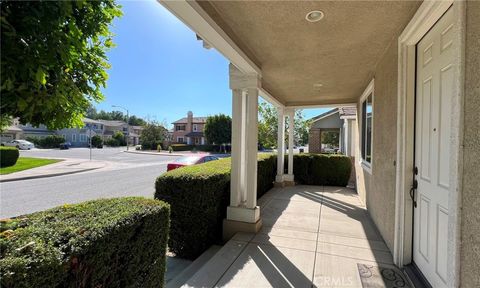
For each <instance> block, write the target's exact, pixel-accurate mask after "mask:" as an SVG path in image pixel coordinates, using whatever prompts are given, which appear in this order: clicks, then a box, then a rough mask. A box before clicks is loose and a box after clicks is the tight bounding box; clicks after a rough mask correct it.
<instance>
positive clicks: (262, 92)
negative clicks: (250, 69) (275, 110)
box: [258, 88, 285, 108]
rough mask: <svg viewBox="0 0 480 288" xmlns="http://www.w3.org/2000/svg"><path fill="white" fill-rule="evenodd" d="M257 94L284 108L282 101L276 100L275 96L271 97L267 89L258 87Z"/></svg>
mask: <svg viewBox="0 0 480 288" xmlns="http://www.w3.org/2000/svg"><path fill="white" fill-rule="evenodd" d="M258 92H259V95H260V96H261V97H262V98H263V99H265V101H267V102H269V103H270V104H272V105H273V106H275V107H280V108H285V105H283V103H282V102H280V101H278V99H277V98H275V97H273V96H272V95H271V94H270V93H268V91H267V90H265V89H263V88H259V89H258Z"/></svg>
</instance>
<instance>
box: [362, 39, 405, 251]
mask: <svg viewBox="0 0 480 288" xmlns="http://www.w3.org/2000/svg"><path fill="white" fill-rule="evenodd" d="M397 58H398V55H397V41H396V40H395V41H392V43H390V46H389V48H388V49H387V50H386V52H385V54H384V55H383V57H382V59H381V61H380V62H379V63H378V65H377V68H376V70H375V76H374V77H375V87H374V98H373V107H374V108H373V109H374V110H373V113H374V114H373V141H372V145H373V146H372V150H373V152H372V159H373V160H372V174H370V173H369V172H367V171H365V170H364V169H363V168H362V167H361V166H360V165H359V164H358V163H357V167H356V170H357V174H358V175H357V183H358V184H357V186H358V190H359V194H360V196H361V198H362V199H363V200H364V201H365V204H366V206H367V209H368V212H369V213H370V216H371V218H372V220H373V221H374V222H375V224H376V226H377V228H378V230H379V231H380V233H381V234H382V236H383V239H384V240H385V242H386V244H387V246H388V247H389V248H390V250H393V239H394V228H395V165H394V161H395V158H396V145H397V143H396V141H397V130H396V126H397V119H396V117H397V69H398V65H397ZM357 109H358V111H360V110H361V103H360V102H359V103H358V108H357ZM361 122H362V121H361V119H360V120H359V121H358V123H359V126H358V128H359V130H358V131H361V129H360V127H361V125H362V124H361ZM358 146H359V147H361V145H358ZM359 159H360V158H359Z"/></svg>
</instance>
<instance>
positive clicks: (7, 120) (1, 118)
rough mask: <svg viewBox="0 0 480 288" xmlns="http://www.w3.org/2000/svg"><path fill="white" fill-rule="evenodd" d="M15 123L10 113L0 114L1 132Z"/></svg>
mask: <svg viewBox="0 0 480 288" xmlns="http://www.w3.org/2000/svg"><path fill="white" fill-rule="evenodd" d="M12 124H13V119H12V117H10V116H9V115H4V114H2V115H0V132H3V131H5V130H7V128H8V127H9V126H10V125H12Z"/></svg>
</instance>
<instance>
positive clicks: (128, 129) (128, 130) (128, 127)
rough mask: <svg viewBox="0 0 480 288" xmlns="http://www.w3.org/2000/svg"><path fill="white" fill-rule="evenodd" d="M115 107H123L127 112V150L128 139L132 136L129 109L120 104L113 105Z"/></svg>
mask: <svg viewBox="0 0 480 288" xmlns="http://www.w3.org/2000/svg"><path fill="white" fill-rule="evenodd" d="M112 107H113V108H120V109H123V110H125V111H126V112H127V151H128V140H129V138H130V124H129V123H128V122H129V120H130V117H129V115H128V109H127V108H125V107H122V106H118V105H112Z"/></svg>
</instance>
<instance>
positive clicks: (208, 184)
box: [155, 154, 276, 259]
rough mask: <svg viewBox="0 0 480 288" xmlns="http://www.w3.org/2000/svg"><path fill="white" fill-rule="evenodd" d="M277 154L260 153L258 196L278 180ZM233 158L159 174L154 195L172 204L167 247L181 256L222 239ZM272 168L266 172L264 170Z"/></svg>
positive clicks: (186, 256) (190, 256)
mask: <svg viewBox="0 0 480 288" xmlns="http://www.w3.org/2000/svg"><path fill="white" fill-rule="evenodd" d="M275 159H276V156H275V155H274V154H260V155H259V160H258V161H259V162H258V171H259V173H258V178H257V182H258V185H257V196H258V197H260V196H261V195H263V194H264V193H265V192H266V191H268V190H269V189H270V188H271V187H272V186H273V182H274V181H275V171H276V165H274V166H273V169H272V164H273V163H276V162H275ZM230 169H231V158H223V159H220V160H218V161H211V162H207V163H204V164H199V165H193V166H188V167H183V168H181V169H175V170H172V171H170V172H167V173H165V174H163V175H161V176H160V177H158V178H157V181H156V183H155V198H157V199H160V200H164V201H166V202H168V203H169V204H170V207H171V229H170V239H169V243H168V247H169V249H170V250H171V251H173V252H175V253H176V254H177V255H178V256H180V257H183V258H189V259H194V258H196V257H197V256H199V255H200V254H201V253H203V251H205V250H206V249H207V248H208V247H210V246H211V245H212V244H214V243H220V242H221V240H222V222H223V219H224V218H225V216H226V211H227V206H228V205H229V202H230ZM265 169H269V170H270V169H272V170H273V172H268V173H264V172H263V170H265Z"/></svg>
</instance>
